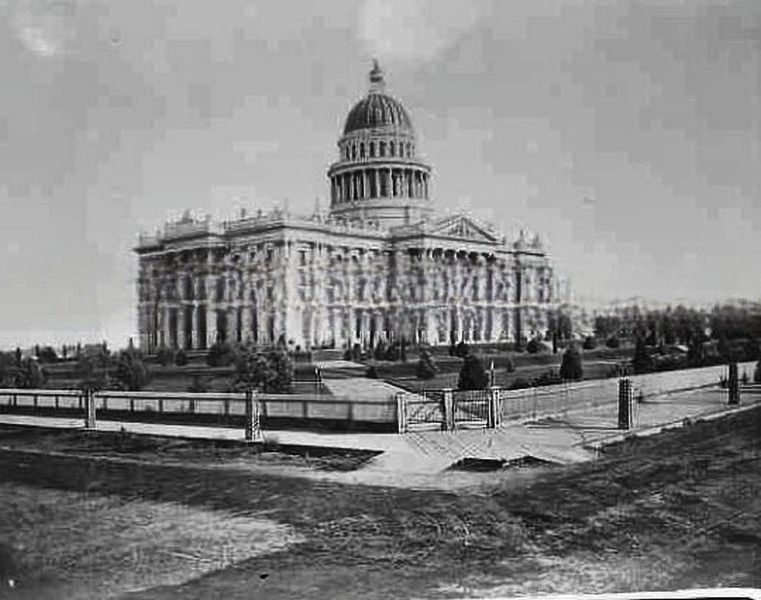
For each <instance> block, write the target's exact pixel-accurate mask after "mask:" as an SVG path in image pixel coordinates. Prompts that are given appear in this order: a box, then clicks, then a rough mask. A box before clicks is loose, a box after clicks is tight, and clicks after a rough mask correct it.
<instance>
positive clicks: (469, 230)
mask: <svg viewBox="0 0 761 600" xmlns="http://www.w3.org/2000/svg"><path fill="white" fill-rule="evenodd" d="M429 233H430V234H431V235H439V236H442V237H450V238H458V239H463V240H469V241H473V242H482V243H487V244H494V243H496V242H498V241H499V239H498V237H497V236H496V235H495V234H494V233H493V232H491V231H490V230H489V227H488V226H487V225H484V224H483V223H479V222H478V221H477V220H476V219H474V218H473V217H469V216H465V215H458V216H454V217H447V218H445V219H441V220H440V221H438V222H436V223H434V224H433V226H432V227H431V228H430V229H429Z"/></svg>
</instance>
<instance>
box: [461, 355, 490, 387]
mask: <svg viewBox="0 0 761 600" xmlns="http://www.w3.org/2000/svg"><path fill="white" fill-rule="evenodd" d="M488 385H489V376H488V375H487V374H486V371H485V370H484V365H483V363H482V362H481V360H480V359H479V358H478V357H477V356H474V355H473V354H468V356H466V357H465V359H464V360H463V362H462V368H461V369H460V377H459V379H458V381H457V389H458V390H484V389H486V387H487V386H488Z"/></svg>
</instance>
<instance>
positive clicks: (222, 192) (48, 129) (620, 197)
mask: <svg viewBox="0 0 761 600" xmlns="http://www.w3.org/2000/svg"><path fill="white" fill-rule="evenodd" d="M373 58H377V59H378V60H379V61H380V64H381V66H382V68H383V69H384V72H385V74H386V81H387V91H388V92H389V93H391V94H392V95H394V96H395V97H397V98H399V99H400V100H401V101H402V103H403V104H404V105H405V107H406V108H407V110H408V112H409V113H410V115H411V117H412V120H413V124H414V126H415V129H416V132H417V135H418V149H419V150H420V151H422V153H423V155H424V156H425V158H426V159H427V160H428V161H429V162H430V164H432V166H433V169H434V175H433V181H432V187H431V191H432V196H433V198H434V202H435V205H436V206H437V208H438V209H439V210H440V211H442V212H447V211H449V212H467V213H470V214H472V215H473V216H475V217H477V218H481V219H487V220H489V221H490V222H492V223H496V224H499V228H500V229H503V230H504V231H505V232H506V233H507V234H508V235H514V234H515V233H516V232H517V231H518V230H519V229H520V228H526V229H528V230H530V231H535V232H537V233H539V235H540V236H541V238H542V239H543V240H544V242H545V243H546V244H547V247H548V249H549V251H550V253H551V255H552V256H553V258H554V260H555V261H556V265H557V270H558V271H559V272H560V273H561V274H562V275H564V276H566V277H568V278H569V279H570V281H571V285H572V288H573V293H574V297H575V298H576V299H577V300H580V301H587V300H595V301H600V300H606V299H617V298H627V297H631V296H639V297H643V298H648V299H651V300H654V301H661V302H664V301H676V300H687V301H690V302H709V301H714V300H718V299H722V298H728V297H747V298H759V296H761V292H760V290H761V268H759V259H758V257H759V256H761V235H759V229H761V196H760V193H759V192H760V189H761V168H759V163H760V161H759V158H761V156H760V154H761V152H760V146H761V116H760V115H761V3H759V2H758V1H757V0H748V1H745V2H744V1H739V0H738V1H725V2H705V1H701V0H695V1H691V2H668V1H663V0H661V1H657V2H639V1H636V2H635V1H632V2H624V1H620V2H611V1H607V2H594V1H591V0H590V1H576V2H560V1H559V0H557V1H553V2H544V1H542V0H525V1H521V0H517V1H516V0H514V1H511V2H500V1H498V0H495V1H493V2H489V1H486V0H482V1H478V2H465V1H463V0H398V1H393V0H383V1H381V0H361V1H355V0H346V1H338V0H336V1H315V2H304V1H299V2H295V1H292V0H274V1H265V2H253V1H242V0H225V1H224V2H215V3H211V2H208V0H174V1H168V0H167V1H162V2H155V1H154V0H150V1H148V0H110V1H106V0H103V1H95V0H90V1H84V0H82V1H80V2H74V1H72V0H56V1H42V0H18V1H16V2H12V1H9V0H0V81H1V82H2V84H1V86H0V282H2V290H1V291H0V301H1V304H0V346H15V345H16V344H20V345H26V344H31V343H41V344H45V343H55V344H60V343H62V342H76V341H78V340H82V341H97V340H101V339H107V340H108V341H109V342H110V343H111V344H112V345H115V346H120V345H124V344H126V341H127V339H128V338H129V336H130V335H135V333H134V332H135V329H136V317H135V292H136V290H135V276H136V266H137V260H136V256H135V255H134V254H133V253H132V248H133V246H134V245H135V243H136V241H137V234H138V233H139V231H141V230H148V231H153V230H155V229H156V228H157V227H159V226H160V225H162V224H163V222H164V221H165V220H166V219H167V218H177V217H178V216H179V215H180V214H181V213H182V212H183V211H184V210H185V209H191V210H193V211H197V212H199V213H211V214H212V215H213V216H215V217H220V218H222V217H229V216H232V215H233V214H235V213H237V212H238V210H239V209H240V208H241V207H244V206H245V207H249V208H253V209H256V208H259V207H262V208H264V209H267V208H270V207H272V206H273V205H274V204H277V203H282V202H284V201H286V202H287V203H288V206H289V208H290V210H291V211H293V212H304V213H306V212H309V211H311V209H312V208H313V206H314V204H315V200H316V199H317V198H320V199H322V201H323V204H324V205H327V201H326V199H327V196H328V185H327V178H326V174H325V173H326V169H327V167H328V165H329V164H330V163H331V162H332V161H334V160H335V159H336V158H337V148H336V142H337V140H338V137H339V134H340V131H341V129H342V126H343V121H344V119H345V117H346V115H347V113H348V111H349V109H350V108H351V106H352V105H353V104H354V102H356V101H357V100H358V99H360V98H361V97H362V96H363V95H364V94H365V93H366V90H367V85H368V84H367V73H368V71H369V69H370V68H371V63H372V59H373Z"/></svg>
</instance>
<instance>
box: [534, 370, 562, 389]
mask: <svg viewBox="0 0 761 600" xmlns="http://www.w3.org/2000/svg"><path fill="white" fill-rule="evenodd" d="M559 383H563V378H562V377H561V376H560V375H558V374H557V373H556V372H555V371H545V372H544V373H542V374H541V375H540V376H539V377H537V378H536V379H535V380H534V385H535V386H543V385H557V384H559Z"/></svg>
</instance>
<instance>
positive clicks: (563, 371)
mask: <svg viewBox="0 0 761 600" xmlns="http://www.w3.org/2000/svg"><path fill="white" fill-rule="evenodd" d="M559 376H560V379H565V380H568V379H571V380H574V381H576V380H578V379H581V378H582V377H583V376H584V370H583V368H582V366H581V353H580V352H579V351H578V350H577V349H576V346H575V345H574V344H571V345H570V346H568V348H566V351H565V352H563V360H562V362H561V363H560V375H559Z"/></svg>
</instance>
